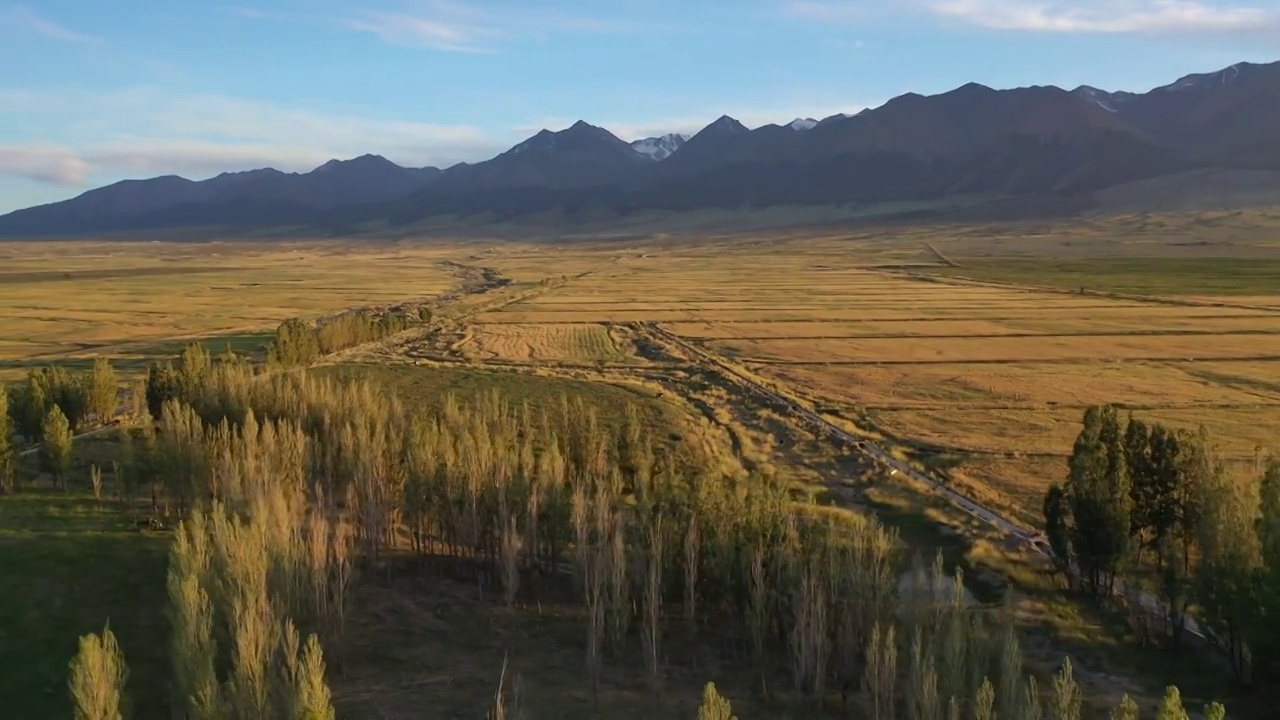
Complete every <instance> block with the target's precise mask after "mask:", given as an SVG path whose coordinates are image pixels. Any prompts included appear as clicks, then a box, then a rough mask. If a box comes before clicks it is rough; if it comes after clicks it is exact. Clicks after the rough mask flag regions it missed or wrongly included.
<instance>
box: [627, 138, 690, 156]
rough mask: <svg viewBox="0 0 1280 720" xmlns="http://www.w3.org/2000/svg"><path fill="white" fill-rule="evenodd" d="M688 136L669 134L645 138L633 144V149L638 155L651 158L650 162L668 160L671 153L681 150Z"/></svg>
mask: <svg viewBox="0 0 1280 720" xmlns="http://www.w3.org/2000/svg"><path fill="white" fill-rule="evenodd" d="M688 139H689V136H688V135H683V134H681V133H667V134H666V135H661V136H659V137H651V138H644V139H642V140H636V141H635V142H633V143H631V149H632V150H635V151H636V152H637V153H639V154H641V155H643V156H644V157H647V158H649V159H650V160H654V161H658V160H666V159H667V158H668V157H670V156H671V153H673V152H675V151H676V150H679V149H680V146H681V145H683V144H684V141H685V140H688Z"/></svg>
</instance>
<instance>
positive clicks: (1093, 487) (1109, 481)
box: [1067, 405, 1130, 595]
mask: <svg viewBox="0 0 1280 720" xmlns="http://www.w3.org/2000/svg"><path fill="white" fill-rule="evenodd" d="M1069 464H1070V475H1069V479H1068V481H1067V493H1068V495H1069V497H1070V499H1071V518H1072V523H1071V547H1072V550H1073V552H1074V554H1075V559H1076V563H1077V565H1078V566H1079V568H1080V577H1081V582H1082V584H1083V585H1084V586H1085V587H1087V588H1089V590H1090V591H1091V592H1092V593H1093V594H1094V595H1099V594H1102V593H1103V592H1107V593H1109V592H1110V590H1111V587H1112V583H1113V581H1114V578H1115V574H1116V571H1117V569H1119V567H1120V564H1121V562H1122V561H1123V560H1124V559H1125V556H1126V555H1127V554H1128V551H1129V531H1130V522H1129V518H1130V512H1129V505H1130V498H1129V471H1128V466H1127V464H1126V460H1125V453H1124V447H1123V437H1122V433H1121V431H1120V422H1119V418H1118V415H1117V413H1116V410H1115V408H1114V407H1112V406H1110V405H1104V406H1101V407H1096V406H1095V407H1091V408H1089V409H1088V410H1087V411H1086V412H1085V416H1084V424H1083V427H1082V428H1081V430H1080V434H1079V435H1078V436H1077V438H1076V442H1075V447H1074V449H1073V451H1072V454H1071V459H1070V463H1069Z"/></svg>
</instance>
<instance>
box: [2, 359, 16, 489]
mask: <svg viewBox="0 0 1280 720" xmlns="http://www.w3.org/2000/svg"><path fill="white" fill-rule="evenodd" d="M14 429H15V428H14V422H13V418H12V417H10V415H9V391H8V390H7V389H6V388H5V386H4V383H2V382H0V492H6V493H7V492H12V491H13V483H14V478H15V477H16V476H17V473H18V448H17V447H16V446H15V445H14V442H13V435H14Z"/></svg>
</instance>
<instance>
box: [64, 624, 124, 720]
mask: <svg viewBox="0 0 1280 720" xmlns="http://www.w3.org/2000/svg"><path fill="white" fill-rule="evenodd" d="M128 676H129V668H128V667H127V666H126V665H125V662H124V653H122V652H120V646H119V644H117V643H116V636H115V635H114V634H112V632H111V628H110V626H108V627H106V628H105V629H103V631H102V636H101V637H99V636H97V635H85V636H83V637H81V638H80V652H78V653H77V654H76V656H75V658H73V659H72V660H71V677H70V678H69V679H68V681H67V684H68V686H69V687H70V690H71V700H72V702H73V703H74V704H75V718H76V720H121V719H122V718H123V717H124V716H123V715H122V714H121V711H120V710H121V705H122V704H123V700H124V683H125V679H126V678H128Z"/></svg>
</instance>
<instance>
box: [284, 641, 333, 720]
mask: <svg viewBox="0 0 1280 720" xmlns="http://www.w3.org/2000/svg"><path fill="white" fill-rule="evenodd" d="M293 701H294V708H295V710H296V711H297V717H298V718H299V720H333V718H334V710H333V701H332V700H331V698H330V694H329V685H328V684H327V683H326V682H325V679H324V654H323V652H322V651H321V650H320V640H319V638H317V637H316V636H315V635H309V636H307V644H306V645H305V646H303V648H302V658H301V660H300V662H299V664H298V674H297V677H296V678H295V680H294V698H293Z"/></svg>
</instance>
